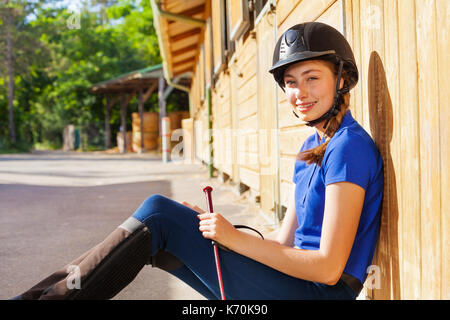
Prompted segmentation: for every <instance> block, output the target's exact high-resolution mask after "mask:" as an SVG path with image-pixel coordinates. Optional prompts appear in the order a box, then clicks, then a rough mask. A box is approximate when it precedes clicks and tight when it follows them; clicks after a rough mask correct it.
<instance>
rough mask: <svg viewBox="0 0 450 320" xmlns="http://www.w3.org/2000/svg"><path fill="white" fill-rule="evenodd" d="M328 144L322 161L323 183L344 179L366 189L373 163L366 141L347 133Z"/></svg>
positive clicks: (371, 153) (327, 183) (370, 150)
mask: <svg viewBox="0 0 450 320" xmlns="http://www.w3.org/2000/svg"><path fill="white" fill-rule="evenodd" d="M330 144H331V141H330ZM330 144H329V146H328V147H327V150H326V154H325V156H324V161H323V166H324V167H323V173H324V182H325V185H326V186H327V185H329V184H331V183H336V182H344V181H345V182H351V183H355V184H357V185H359V186H360V187H362V188H363V189H364V190H367V187H368V185H369V182H370V180H371V170H372V169H371V168H373V167H374V164H375V163H374V157H373V151H372V149H371V148H370V146H369V145H368V144H367V142H366V141H365V140H364V139H363V138H362V137H360V136H358V135H355V134H353V135H350V134H347V135H344V136H343V137H338V139H337V140H336V141H334V143H333V144H332V145H330Z"/></svg>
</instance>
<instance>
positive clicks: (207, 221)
mask: <svg viewBox="0 0 450 320" xmlns="http://www.w3.org/2000/svg"><path fill="white" fill-rule="evenodd" d="M197 217H198V218H199V219H200V223H199V230H200V231H201V232H202V235H203V237H204V238H206V239H211V240H214V241H217V242H219V243H220V244H222V245H224V246H226V247H230V245H231V243H232V242H233V240H234V239H235V237H236V236H237V234H238V231H237V230H236V228H235V227H234V226H233V225H232V224H231V223H230V222H229V221H228V220H227V219H225V218H224V217H223V216H222V215H221V214H220V213H202V214H199V215H197Z"/></svg>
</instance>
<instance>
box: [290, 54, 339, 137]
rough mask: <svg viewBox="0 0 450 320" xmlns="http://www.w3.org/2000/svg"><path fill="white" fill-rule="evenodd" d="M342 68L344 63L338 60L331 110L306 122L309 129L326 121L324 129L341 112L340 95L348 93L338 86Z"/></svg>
mask: <svg viewBox="0 0 450 320" xmlns="http://www.w3.org/2000/svg"><path fill="white" fill-rule="evenodd" d="M343 66H344V62H343V61H342V60H340V62H339V69H338V74H337V81H336V94H335V95H334V102H333V105H332V106H331V108H330V109H329V110H328V111H327V112H325V113H324V114H323V115H322V116H321V117H320V118H317V119H315V120H311V121H307V122H306V125H307V126H309V127H312V126H315V125H316V124H318V123H320V122H322V121H324V120H326V122H325V125H324V126H323V128H324V129H325V128H326V127H327V125H328V122H329V121H330V120H331V118H332V117H335V116H336V115H337V114H338V113H339V111H341V104H342V95H343V94H344V93H346V92H348V88H347V87H343V88H342V89H339V84H340V83H341V76H342V68H343ZM293 112H294V115H295V116H296V117H297V118H299V116H298V115H297V114H296V113H295V111H293Z"/></svg>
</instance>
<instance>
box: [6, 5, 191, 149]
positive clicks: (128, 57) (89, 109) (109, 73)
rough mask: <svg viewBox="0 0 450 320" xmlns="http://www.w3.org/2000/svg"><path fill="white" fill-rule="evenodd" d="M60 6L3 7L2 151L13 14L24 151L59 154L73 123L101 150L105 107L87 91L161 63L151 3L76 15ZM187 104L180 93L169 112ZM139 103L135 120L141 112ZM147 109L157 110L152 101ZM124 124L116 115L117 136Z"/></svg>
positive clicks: (17, 113) (17, 115)
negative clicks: (8, 23)
mask: <svg viewBox="0 0 450 320" xmlns="http://www.w3.org/2000/svg"><path fill="white" fill-rule="evenodd" d="M2 1H3V0H2ZM55 3H59V2H58V1H57V2H55V1H50V0H35V1H24V0H15V1H10V3H9V4H8V6H9V7H8V6H7V5H5V3H4V2H1V4H0V61H2V62H0V148H1V147H2V145H3V146H5V145H6V146H7V145H8V136H9V135H8V134H9V132H8V131H9V127H8V121H9V120H8V86H7V84H8V80H7V79H8V71H7V66H6V65H5V62H4V59H3V57H4V55H5V49H4V48H5V45H4V43H5V32H4V30H5V27H4V21H5V20H4V15H5V14H6V13H7V11H8V10H9V11H11V10H13V11H14V25H13V29H14V32H13V33H12V37H13V53H14V66H13V67H14V83H15V95H14V122H15V125H16V130H17V137H18V141H19V142H18V143H19V144H21V145H28V146H30V147H31V146H33V145H36V144H41V145H42V144H45V145H51V146H54V147H58V146H60V145H61V143H62V132H63V128H64V126H66V125H68V124H75V125H76V126H78V127H79V128H80V129H81V131H82V132H86V133H87V134H88V138H89V139H88V140H89V143H90V144H91V145H94V146H95V145H97V146H103V144H104V142H103V141H104V140H103V139H104V138H103V130H104V113H105V110H104V105H105V101H104V97H103V96H99V95H93V94H91V93H90V92H89V89H90V88H91V87H92V85H93V84H95V83H98V82H101V81H104V80H108V79H111V78H114V77H117V76H118V75H120V74H123V73H126V72H130V71H133V70H136V69H141V68H145V67H148V66H150V65H154V64H158V63H160V62H161V58H160V54H159V48H158V41H157V37H156V34H155V31H154V28H153V15H152V11H151V6H150V2H149V1H148V0H97V1H89V3H88V1H84V2H82V4H83V7H82V8H81V9H80V10H79V12H76V11H74V10H70V9H68V8H66V7H64V3H61V4H60V5H55ZM30 4H33V5H30ZM11 6H12V7H13V9H11ZM73 22H76V23H75V24H73ZM74 26H75V27H74ZM180 99H181V100H182V102H181V100H180ZM184 99H186V97H185V96H184V95H180V94H179V93H178V96H177V95H175V98H174V97H172V98H171V100H170V102H169V103H170V105H169V106H168V108H169V110H170V109H176V108H177V107H176V105H177V104H179V105H186V103H185V100H184ZM135 100H136V99H134V100H132V101H131V106H130V108H129V112H130V113H131V111H135V110H133V108H134V109H137V102H136V101H135ZM179 100H180V101H179ZM179 102H180V103H179ZM145 109H146V110H157V103H155V97H152V98H151V99H149V100H148V102H147V103H146V106H145ZM127 118H128V119H130V118H131V117H130V116H128V117H127ZM119 122H120V115H119V108H113V109H112V114H111V124H112V132H113V135H112V136H113V137H114V134H115V132H116V131H117V130H118V129H119V125H120V124H119Z"/></svg>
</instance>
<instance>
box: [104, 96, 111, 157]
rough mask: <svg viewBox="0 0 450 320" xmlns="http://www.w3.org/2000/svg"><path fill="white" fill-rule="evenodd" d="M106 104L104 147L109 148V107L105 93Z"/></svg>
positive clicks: (108, 100) (108, 99)
mask: <svg viewBox="0 0 450 320" xmlns="http://www.w3.org/2000/svg"><path fill="white" fill-rule="evenodd" d="M105 100H106V106H105V109H106V110H105V149H109V148H111V125H110V123H109V122H110V120H111V107H110V105H109V102H110V98H109V96H108V95H105Z"/></svg>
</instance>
